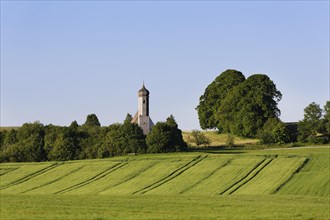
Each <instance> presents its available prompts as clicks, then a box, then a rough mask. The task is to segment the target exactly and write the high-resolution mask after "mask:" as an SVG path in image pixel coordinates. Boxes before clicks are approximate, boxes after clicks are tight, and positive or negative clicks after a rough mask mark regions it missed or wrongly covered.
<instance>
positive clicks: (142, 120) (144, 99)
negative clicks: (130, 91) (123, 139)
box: [132, 83, 154, 134]
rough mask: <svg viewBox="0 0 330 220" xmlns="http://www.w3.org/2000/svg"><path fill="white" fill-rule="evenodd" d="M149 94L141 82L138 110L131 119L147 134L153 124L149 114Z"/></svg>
mask: <svg viewBox="0 0 330 220" xmlns="http://www.w3.org/2000/svg"><path fill="white" fill-rule="evenodd" d="M149 94H150V92H149V91H148V90H147V89H146V87H145V86H144V83H143V86H142V88H141V89H140V90H139V91H138V112H137V113H136V114H135V116H134V118H133V119H132V123H137V124H138V125H139V126H140V127H141V128H142V130H143V133H144V134H148V133H149V132H150V130H151V127H152V126H153V125H154V124H153V122H152V120H151V118H150V116H149Z"/></svg>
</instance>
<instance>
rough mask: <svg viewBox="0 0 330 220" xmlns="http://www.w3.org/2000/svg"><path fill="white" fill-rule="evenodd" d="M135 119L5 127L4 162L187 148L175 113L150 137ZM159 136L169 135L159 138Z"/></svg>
mask: <svg viewBox="0 0 330 220" xmlns="http://www.w3.org/2000/svg"><path fill="white" fill-rule="evenodd" d="M131 118H132V117H131V115H129V114H128V115H127V117H126V119H125V121H124V123H123V124H112V125H110V126H108V127H101V125H100V122H99V120H98V118H97V117H96V115H95V114H91V115H88V116H87V119H86V122H85V123H84V124H83V125H81V126H79V125H78V123H77V122H76V121H74V122H72V123H71V125H70V126H68V127H62V126H54V125H51V124H50V125H46V126H45V125H43V124H41V123H40V122H34V123H25V124H24V125H23V126H21V127H20V128H17V129H11V130H1V131H0V162H6V161H13V162H23V161H48V160H55V161H65V160H76V159H94V158H105V157H112V156H118V155H126V154H141V153H146V152H151V153H158V152H169V151H171V152H173V151H183V150H186V143H185V142H184V141H183V139H182V133H181V130H180V129H178V125H177V123H176V122H175V120H174V117H173V116H170V117H169V118H168V119H167V121H166V122H165V123H163V122H160V123H159V124H160V125H158V123H157V125H156V126H155V127H154V129H152V132H151V133H150V134H149V135H148V137H146V136H145V135H144V134H143V131H142V129H141V128H140V127H139V126H138V125H137V124H134V123H130V121H131ZM163 124H164V125H165V126H164V125H163ZM159 127H162V128H161V129H160V128H159ZM157 135H158V136H160V137H166V138H165V139H162V138H158V139H157V138H155V136H157ZM149 136H150V137H149ZM146 139H147V143H148V145H147V143H146ZM158 146H159V147H158Z"/></svg>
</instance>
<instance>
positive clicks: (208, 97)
mask: <svg viewBox="0 0 330 220" xmlns="http://www.w3.org/2000/svg"><path fill="white" fill-rule="evenodd" d="M244 80H245V76H244V75H243V74H242V73H241V72H239V71H237V70H226V71H224V72H223V73H221V74H220V75H219V76H218V77H216V78H215V80H214V81H213V82H212V83H211V84H210V85H208V86H207V87H206V89H205V92H204V94H203V95H202V96H201V97H200V98H199V105H198V106H197V107H196V110H197V111H198V118H199V124H200V126H201V128H202V129H214V128H218V129H219V130H221V128H219V126H218V125H219V119H218V117H216V116H217V112H218V109H219V107H220V106H221V104H222V101H223V99H224V98H225V97H226V96H227V95H228V93H229V92H230V91H231V90H232V89H233V88H234V87H236V86H237V85H239V84H241V83H242V82H244Z"/></svg>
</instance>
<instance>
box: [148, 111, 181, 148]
mask: <svg viewBox="0 0 330 220" xmlns="http://www.w3.org/2000/svg"><path fill="white" fill-rule="evenodd" d="M146 141H147V145H148V152H149V153H161V152H175V151H185V150H186V149H187V144H186V143H185V142H184V141H183V138H182V132H181V130H180V129H178V125H177V123H176V121H175V120H174V117H173V116H172V115H171V116H170V117H168V118H167V120H166V122H157V123H156V125H155V126H154V127H153V128H152V130H151V132H150V133H149V134H148V136H147V139H146Z"/></svg>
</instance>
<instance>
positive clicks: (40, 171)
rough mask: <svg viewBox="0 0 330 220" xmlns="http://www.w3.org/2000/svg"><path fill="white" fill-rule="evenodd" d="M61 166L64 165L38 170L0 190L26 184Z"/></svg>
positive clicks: (52, 165)
mask: <svg viewBox="0 0 330 220" xmlns="http://www.w3.org/2000/svg"><path fill="white" fill-rule="evenodd" d="M60 165H63V163H53V164H51V165H50V166H48V167H45V168H42V169H41V170H38V171H36V172H34V173H31V174H29V175H27V176H25V177H23V178H21V179H19V180H16V181H14V182H11V183H8V184H6V185H4V186H2V187H1V188H0V190H2V189H7V188H9V187H12V186H15V185H18V184H21V183H24V182H26V181H28V180H30V179H32V178H34V177H36V176H39V175H41V174H43V173H46V172H48V171H50V170H52V169H54V168H56V167H58V166H60Z"/></svg>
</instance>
